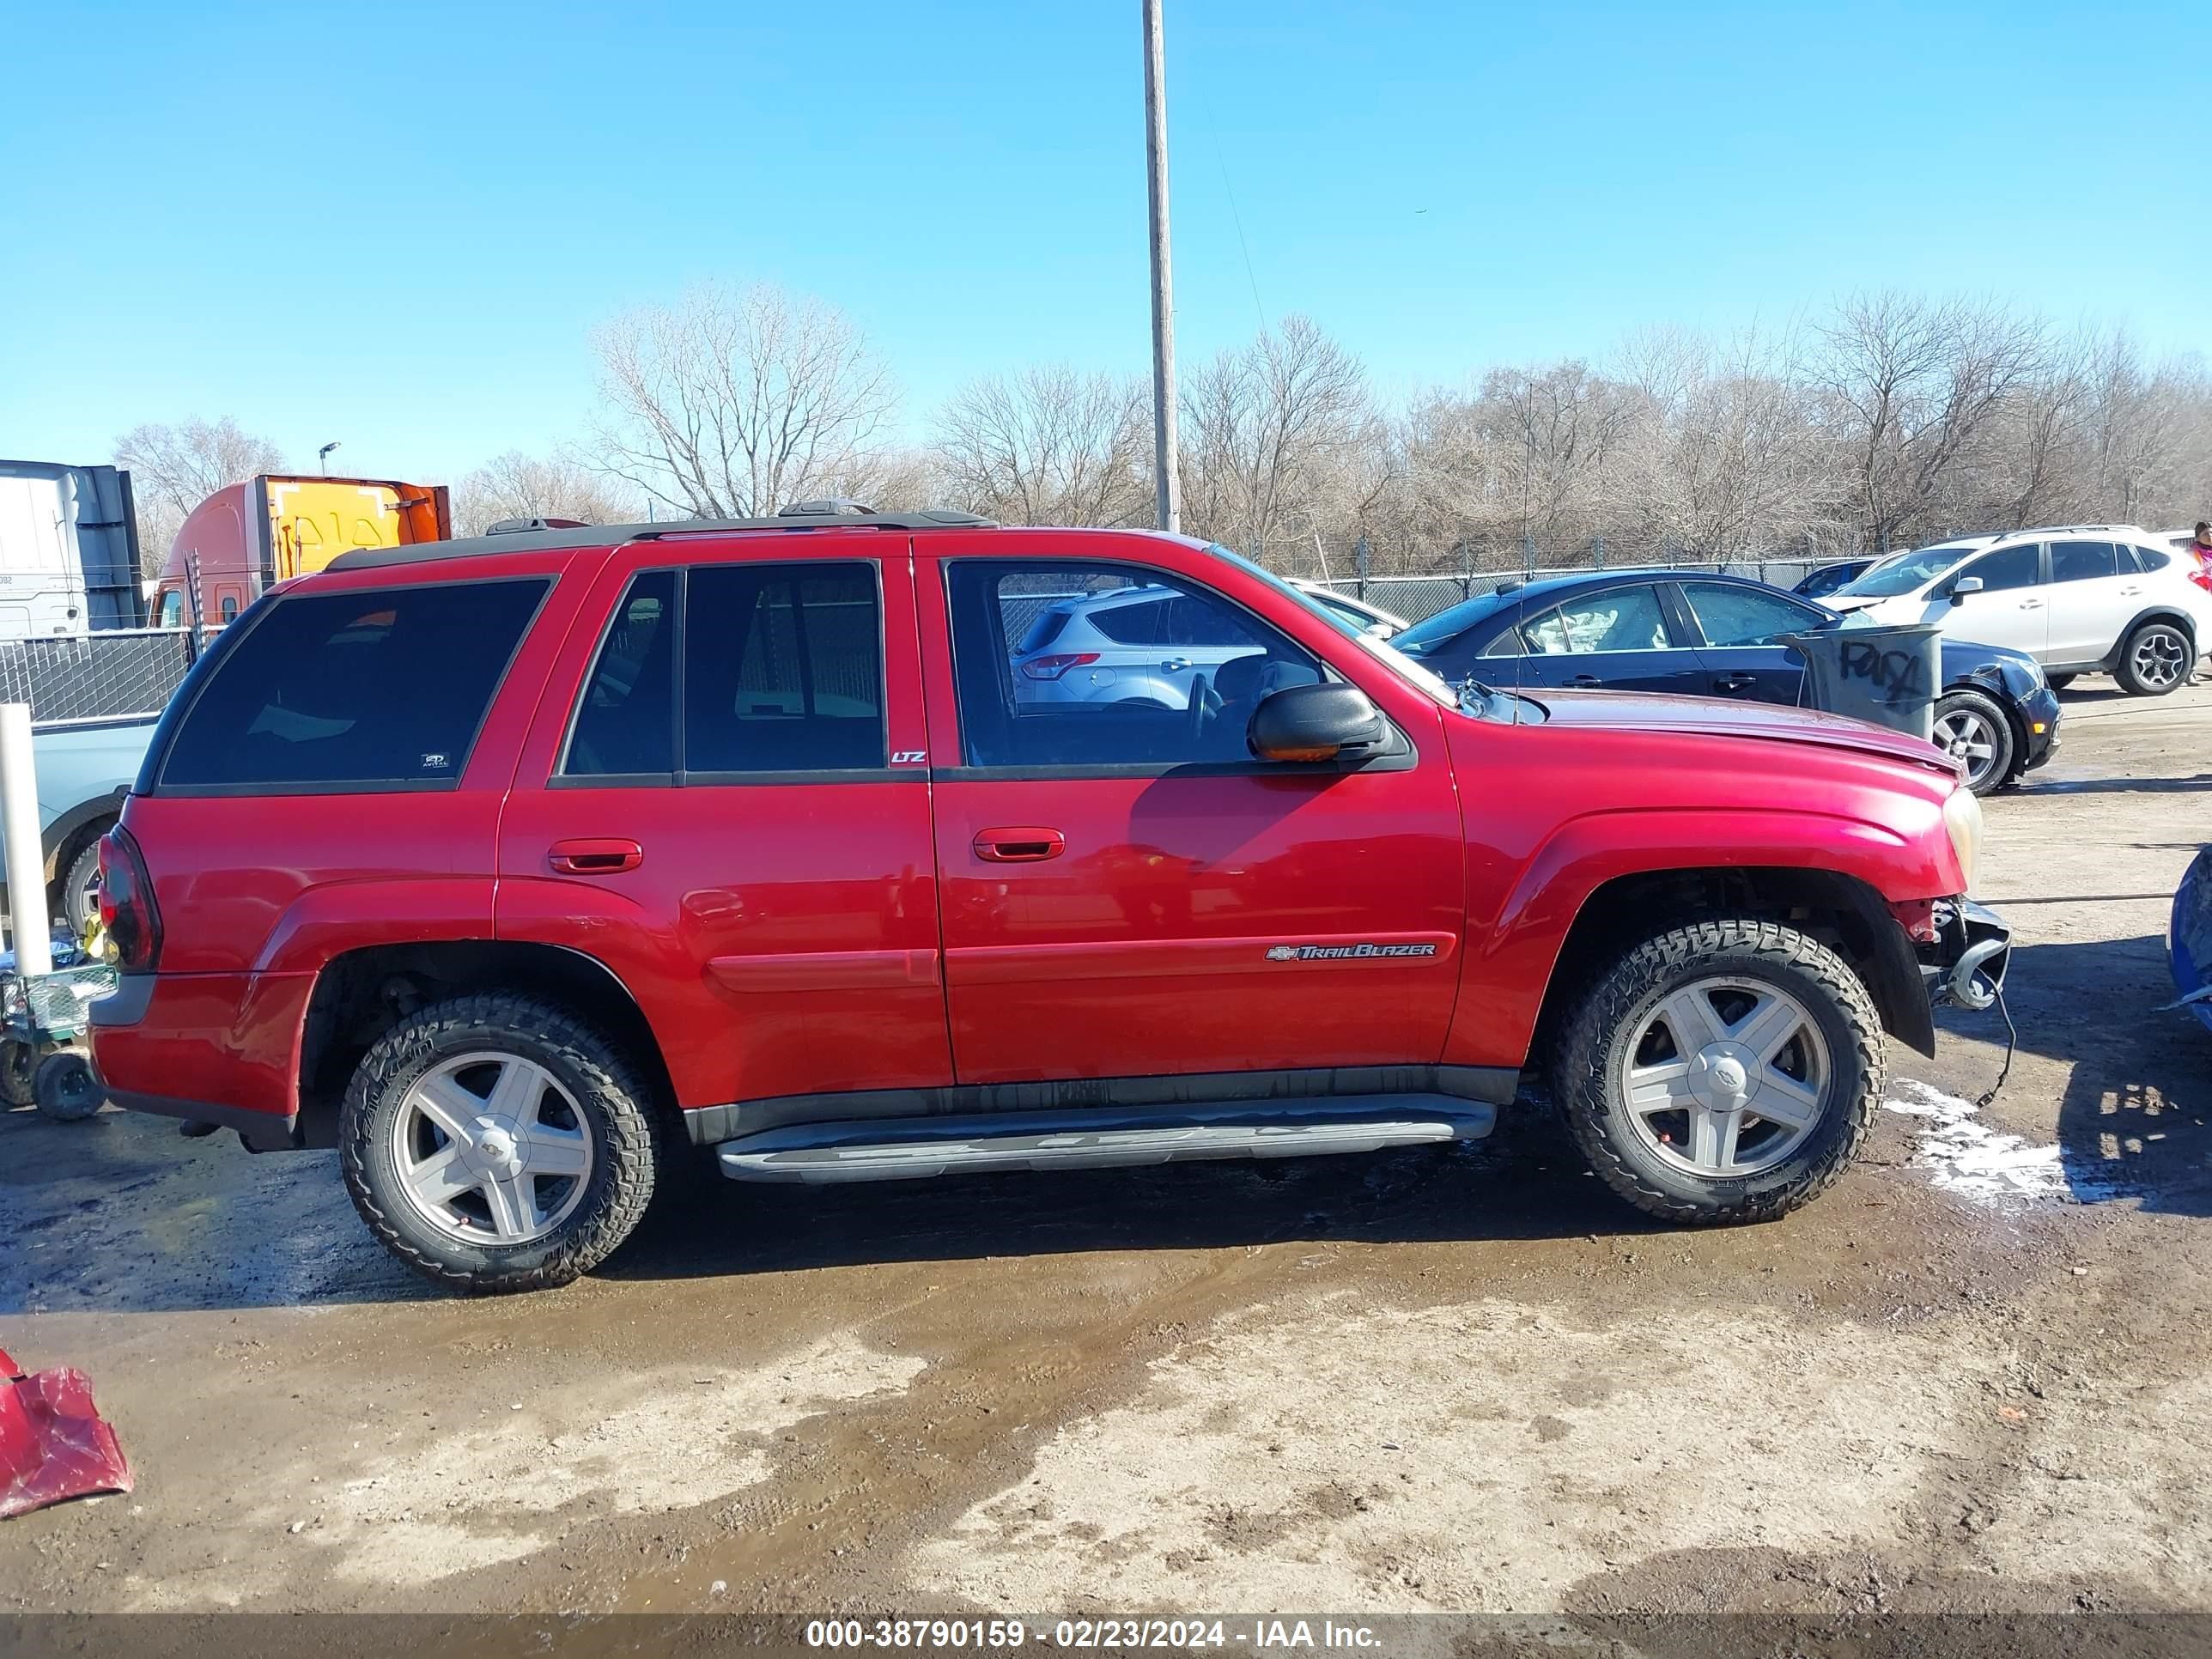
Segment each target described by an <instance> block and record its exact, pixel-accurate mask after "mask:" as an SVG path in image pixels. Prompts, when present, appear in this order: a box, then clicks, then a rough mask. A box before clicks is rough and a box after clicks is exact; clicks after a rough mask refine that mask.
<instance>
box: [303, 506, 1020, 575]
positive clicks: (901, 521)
mask: <svg viewBox="0 0 2212 1659" xmlns="http://www.w3.org/2000/svg"><path fill="white" fill-rule="evenodd" d="M510 522H512V521H510ZM558 522H559V521H557V520H548V521H547V527H546V528H544V529H542V530H540V529H532V528H517V529H514V530H512V531H510V530H507V529H505V528H504V527H503V526H494V529H495V531H497V532H499V533H496V534H488V535H483V536H471V537H470V538H467V539H466V540H464V541H450V542H411V543H409V544H405V545H404V546H400V547H356V548H354V549H352V550H350V551H348V552H344V553H341V554H339V555H338V556H337V557H336V558H335V559H332V560H331V562H330V565H329V567H328V568H330V569H332V570H376V569H381V568H386V567H387V566H391V565H400V564H422V563H426V562H429V561H431V560H434V559H459V558H467V557H470V556H473V555H475V554H479V553H526V552H532V551H536V550H541V549H545V548H559V547H600V546H611V545H614V544H619V543H623V542H650V541H661V540H665V539H666V538H669V537H671V536H713V535H720V534H722V533H725V532H730V531H736V530H778V531H782V532H786V533H787V534H799V533H802V532H807V531H813V530H843V529H858V528H861V527H863V526H865V527H868V528H872V529H877V530H984V529H993V528H995V527H996V521H995V520H990V519H986V518H982V517H981V516H979V515H978V514H976V513H961V512H957V511H956V510H954V509H953V508H951V507H924V508H922V509H921V511H919V512H914V513H878V512H875V511H873V510H872V509H870V508H866V507H860V506H859V504H858V503H851V504H848V506H844V507H841V506H839V505H838V504H836V503H834V502H830V501H795V502H793V504H792V505H791V506H790V507H786V508H785V509H784V510H783V511H782V512H781V513H777V514H776V515H775V517H774V518H769V519H663V520H659V521H658V522H655V523H650V524H603V525H578V526H574V528H556V527H555V526H556V524H557V523H558Z"/></svg>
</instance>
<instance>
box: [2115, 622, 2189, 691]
mask: <svg viewBox="0 0 2212 1659" xmlns="http://www.w3.org/2000/svg"><path fill="white" fill-rule="evenodd" d="M2195 662H2196V647H2194V646H2192V645H2191V643H2190V640H2189V635H2186V634H2185V633H2183V632H2182V631H2181V630H2180V629H2179V628H2176V627H2175V626H2174V625H2173V624H2172V623H2162V622H2150V623H2144V624H2143V625H2142V627H2140V628H2138V629H2136V630H2135V631H2134V632H2133V633H2131V634H2130V635H2128V637H2127V640H2126V642H2125V643H2124V644H2123V645H2122V646H2121V647H2120V660H2119V665H2118V666H2117V667H2116V668H2114V669H2113V670H2112V678H2114V679H2116V680H2118V682H2119V683H2120V690H2123V691H2124V692H2126V693H2127V694H2128V695H2129V696H2131V697H2162V696H2166V693H2167V692H2169V691H2175V690H2179V689H2180V688H2181V687H2182V686H2184V685H2186V684H2188V683H2189V671H2190V669H2191V666H2192V665H2194V664H2195Z"/></svg>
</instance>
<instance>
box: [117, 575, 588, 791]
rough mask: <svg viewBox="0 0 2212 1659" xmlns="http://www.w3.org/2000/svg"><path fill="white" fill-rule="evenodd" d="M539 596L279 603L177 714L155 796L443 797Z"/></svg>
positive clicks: (409, 592)
mask: <svg viewBox="0 0 2212 1659" xmlns="http://www.w3.org/2000/svg"><path fill="white" fill-rule="evenodd" d="M547 586H549V584H548V583H547V582H545V581H544V580H540V579H537V578H528V579H524V580H513V581H490V582H467V581H463V582H441V583H435V584H430V585H426V586H421V587H378V588H356V589H354V590H351V591H349V592H337V593H315V592H307V593H300V594H295V595H291V596H289V597H286V598H283V599H277V600H276V601H275V602H274V603H273V604H271V605H270V606H269V607H268V609H267V610H266V611H264V612H262V613H260V614H259V615H258V617H257V618H256V619H255V620H254V621H252V623H249V624H248V625H247V628H246V631H245V634H244V636H243V637H242V638H237V637H235V636H231V637H233V638H234V643H233V644H231V645H230V647H229V648H228V650H227V651H226V652H225V653H224V654H223V656H222V659H221V660H220V662H218V663H217V664H216V665H215V669H214V672H213V675H212V677H211V678H210V679H209V681H208V683H207V684H206V686H205V687H204V689H203V690H201V691H200V693H199V694H198V696H196V697H195V698H194V699H193V701H192V703H191V708H189V710H187V711H186V713H185V717H184V720H183V721H182V723H181V724H180V725H179V727H178V730H177V735H176V738H175V739H174V741H173V742H172V743H171V744H170V745H169V751H168V754H167V757H165V759H164V760H163V763H162V766H161V785H160V787H162V788H165V789H167V788H174V789H189V790H202V789H206V790H217V791H235V792H240V793H252V792H261V793H270V794H282V793H285V792H286V790H287V789H288V788H301V789H307V790H310V791H313V790H320V789H378V788H386V789H389V788H436V787H447V788H450V787H453V785H454V784H455V783H457V782H458V781H459V779H460V775H461V773H462V770H463V769H465V767H466V766H467V764H468V758H469V750H471V748H472V747H474V746H475V743H476V737H477V729H478V728H479V727H480V726H482V725H483V718H484V714H485V712H486V710H487V709H489V708H490V706H491V699H492V694H493V692H494V691H495V690H497V689H498V686H499V683H500V681H501V678H503V677H504V675H505V674H506V672H507V664H508V663H509V662H510V661H511V660H512V659H513V656H514V652H515V648H516V647H517V646H518V645H519V644H520V642H521V640H522V635H523V633H524V630H525V629H527V628H528V627H529V625H530V620H531V618H532V617H533V616H535V615H536V614H537V611H538V604H539V602H540V601H541V600H542V599H544V595H545V590H546V588H547Z"/></svg>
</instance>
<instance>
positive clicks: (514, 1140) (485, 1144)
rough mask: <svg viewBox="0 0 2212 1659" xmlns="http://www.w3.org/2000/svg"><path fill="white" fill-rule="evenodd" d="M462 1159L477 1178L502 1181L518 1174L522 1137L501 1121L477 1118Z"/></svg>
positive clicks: (520, 1163)
mask: <svg viewBox="0 0 2212 1659" xmlns="http://www.w3.org/2000/svg"><path fill="white" fill-rule="evenodd" d="M473 1127H474V1128H475V1130H476V1133H475V1134H474V1136H473V1137H472V1138H471V1139H470V1141H469V1142H468V1145H467V1147H466V1149H465V1151H464V1152H463V1153H462V1157H463V1158H465V1159H466V1160H467V1162H468V1164H469V1166H470V1167H471V1169H473V1170H477V1172H478V1173H479V1174H482V1175H487V1176H498V1177H501V1178H504V1177H507V1176H516V1175H520V1174H521V1173H522V1137H521V1135H520V1133H517V1132H516V1129H515V1127H514V1126H513V1124H512V1123H509V1122H507V1121H506V1120H505V1119H503V1118H495V1117H480V1118H478V1119H477V1121H476V1123H475V1125H474V1126H473Z"/></svg>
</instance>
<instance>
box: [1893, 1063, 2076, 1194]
mask: <svg viewBox="0 0 2212 1659" xmlns="http://www.w3.org/2000/svg"><path fill="white" fill-rule="evenodd" d="M1897 1089H1898V1096H1899V1097H1895V1098H1892V1099H1888V1100H1885V1101H1883V1102H1882V1103H1881V1104H1882V1109H1883V1110H1885V1111H1891V1112H1895V1113H1898V1114H1899V1115H1901V1116H1905V1117H1910V1118H1916V1119H1917V1120H1918V1121H1919V1122H1920V1125H1921V1127H1919V1128H1918V1129H1917V1130H1916V1131H1915V1134H1914V1140H1915V1146H1914V1156H1913V1160H1912V1164H1913V1167H1914V1168H1915V1169H1919V1170H1928V1171H1929V1175H1930V1178H1931V1179H1932V1180H1933V1181H1934V1182H1935V1183H1936V1186H1937V1187H1938V1188H1940V1189H1942V1191H1944V1192H1947V1193H1956V1194H1959V1196H1960V1197H1961V1198H1966V1199H1969V1200H1972V1201H1973V1202H1975V1203H1978V1204H1986V1205H1990V1206H1993V1207H1996V1208H1999V1209H2015V1208H2019V1207H2021V1206H2024V1205H2027V1204H2033V1203H2037V1202H2057V1203H2065V1202H2069V1201H2075V1200H2096V1199H2102V1198H2111V1197H2114V1196H2116V1195H2117V1192H2116V1189H2112V1188H2110V1187H2109V1185H2108V1183H2106V1182H2101V1181H2100V1182H2097V1183H2096V1189H2095V1190H2093V1191H2091V1190H2087V1188H2085V1185H2084V1183H2083V1182H2082V1180H2081V1178H2080V1177H2079V1176H2078V1175H2077V1176H2069V1174H2068V1172H2067V1169H2066V1164H2065V1158H2064V1156H2063V1153H2062V1152H2060V1150H2059V1149H2058V1148H2057V1146H2036V1145H2035V1144H2033V1142H2031V1141H2030V1140H2028V1139H2027V1137H2026V1136H2024V1135H2016V1134H2008V1133H2006V1132H2005V1131H2003V1130H2002V1129H1993V1128H1991V1127H1990V1126H1989V1125H1988V1124H1986V1123H1984V1122H1983V1121H1981V1117H1980V1115H1979V1114H1980V1111H1981V1109H1980V1108H1979V1107H1978V1106H1976V1105H1975V1104H1974V1103H1972V1101H1968V1100H1961V1099H1960V1098H1959V1097H1958V1096H1956V1095H1947V1094H1945V1093H1944V1092H1943V1091H1942V1090H1941V1089H1937V1088H1933V1087H1931V1086H1930V1085H1928V1084H1925V1083H1918V1082H1915V1081H1913V1080H1912V1079H1910V1078H1904V1079H1899V1081H1898V1084H1897Z"/></svg>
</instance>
